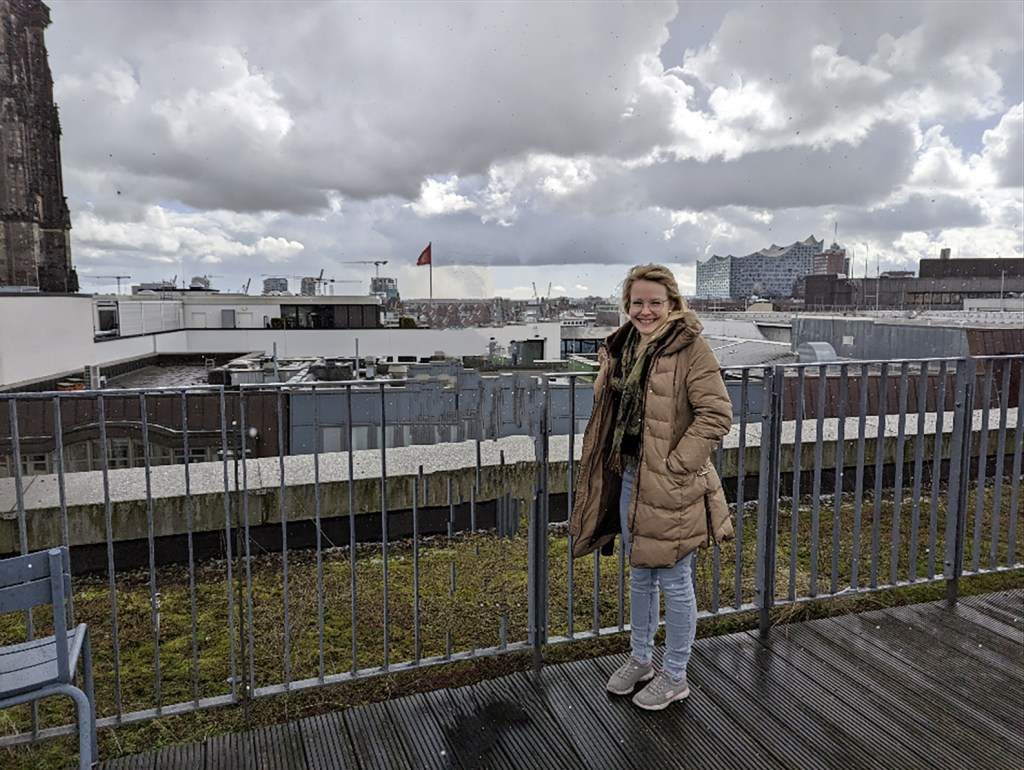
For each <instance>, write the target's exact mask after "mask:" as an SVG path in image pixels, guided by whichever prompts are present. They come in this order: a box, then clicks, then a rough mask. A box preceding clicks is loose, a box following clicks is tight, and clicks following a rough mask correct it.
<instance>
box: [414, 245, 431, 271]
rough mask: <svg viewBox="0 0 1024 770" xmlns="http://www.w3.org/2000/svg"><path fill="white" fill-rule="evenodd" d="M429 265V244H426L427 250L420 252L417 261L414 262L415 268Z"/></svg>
mask: <svg viewBox="0 0 1024 770" xmlns="http://www.w3.org/2000/svg"><path fill="white" fill-rule="evenodd" d="M429 264H430V244H429V243H428V244H427V248H425V249H424V250H423V251H422V252H420V256H419V259H417V260H416V266H417V267H419V266H420V265H429Z"/></svg>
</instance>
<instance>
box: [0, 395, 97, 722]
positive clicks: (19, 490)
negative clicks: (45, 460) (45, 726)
mask: <svg viewBox="0 0 1024 770" xmlns="http://www.w3.org/2000/svg"><path fill="white" fill-rule="evenodd" d="M7 411H8V414H9V415H10V421H11V460H12V461H13V462H14V468H13V469H12V470H13V471H14V503H15V507H16V508H17V511H18V514H17V515H18V546H19V548H20V549H21V555H22V556H24V555H25V554H27V553H28V522H27V520H26V513H25V487H24V479H23V478H22V469H21V433H20V431H19V430H18V406H17V399H16V398H12V399H11V400H10V401H8V402H7ZM111 596H113V593H111ZM33 639H35V624H34V622H33V619H32V610H30V609H28V610H25V641H26V642H28V641H32V640H33ZM31 732H32V738H33V740H35V739H36V738H37V737H38V735H39V703H38V701H33V702H32V731H31Z"/></svg>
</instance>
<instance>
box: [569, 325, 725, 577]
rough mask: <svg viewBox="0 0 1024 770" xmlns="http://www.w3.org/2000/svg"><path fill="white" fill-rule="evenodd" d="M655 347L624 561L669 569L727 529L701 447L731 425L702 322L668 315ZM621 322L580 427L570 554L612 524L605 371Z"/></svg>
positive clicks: (617, 481) (602, 542)
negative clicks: (670, 320) (663, 336)
mask: <svg viewBox="0 0 1024 770" xmlns="http://www.w3.org/2000/svg"><path fill="white" fill-rule="evenodd" d="M674 323H675V325H676V328H675V329H672V330H670V331H668V332H667V341H666V342H665V344H664V345H663V346H662V347H661V350H660V352H658V353H656V354H655V358H654V360H653V361H652V363H651V368H650V371H649V374H648V378H647V385H646V393H645V396H644V428H643V437H642V440H641V447H640V457H639V461H638V465H637V470H636V481H635V483H634V486H633V499H632V501H631V502H630V506H629V533H630V540H631V543H632V547H631V549H630V550H631V553H630V560H629V562H630V565H631V566H634V567H671V566H673V565H674V564H675V563H676V562H678V561H679V560H680V559H682V558H683V557H684V556H686V555H687V554H688V553H690V552H692V551H694V550H696V549H697V548H698V547H700V546H706V545H708V544H709V543H710V542H711V539H712V538H714V539H715V541H721V540H724V539H727V538H730V537H732V535H733V527H732V521H731V520H730V516H729V509H728V505H727V503H726V500H725V494H724V492H723V491H722V482H721V480H720V479H719V478H718V473H717V472H716V471H715V468H714V466H713V465H712V463H711V460H710V458H711V453H712V452H713V451H714V449H715V447H716V446H717V445H718V442H719V441H720V440H721V439H722V437H723V436H724V435H725V434H726V433H728V432H729V428H730V427H731V426H732V403H731V402H730V400H729V394H728V392H727V391H726V389H725V383H724V382H723V381H722V377H721V374H720V371H719V364H718V360H717V359H716V358H715V354H714V352H713V351H712V350H711V346H710V345H708V343H707V342H706V341H705V340H704V338H703V337H701V336H700V333H701V331H702V330H703V326H702V325H701V323H700V321H699V320H697V315H696V313H694V312H693V311H691V310H688V311H686V313H685V314H684V315H683V317H682V318H681V319H679V320H677V321H675V322H674ZM630 325H631V324H629V323H627V324H625V325H624V326H622V327H621V328H620V329H618V330H617V331H615V332H614V333H612V334H611V335H610V336H609V337H608V338H607V339H606V340H605V344H604V345H603V346H602V347H601V352H600V362H601V367H600V370H599V372H598V375H597V380H596V381H595V383H594V411H593V412H592V413H591V415H590V422H589V423H588V424H587V429H586V431H585V432H584V434H583V454H582V459H581V462H580V470H579V475H578V481H577V483H576V499H575V502H574V504H573V510H572V516H571V517H570V520H569V533H570V534H571V535H572V537H573V556H577V557H579V556H584V555H586V554H589V553H592V552H593V551H595V550H597V549H599V548H603V549H605V552H606V553H607V552H608V550H607V549H606V548H605V546H608V548H610V547H611V541H612V539H613V538H614V537H615V535H617V534H618V533H619V531H620V526H619V492H620V490H621V488H622V478H621V476H619V475H618V474H616V473H615V472H614V471H612V470H611V469H610V468H609V467H608V462H607V457H608V445H609V436H610V434H611V431H612V430H613V427H614V411H615V410H614V404H613V397H612V391H611V387H610V382H611V377H612V374H613V373H614V371H615V366H616V364H617V362H618V359H619V357H620V355H621V353H622V347H623V345H624V344H625V340H626V336H627V333H628V332H629V327H630Z"/></svg>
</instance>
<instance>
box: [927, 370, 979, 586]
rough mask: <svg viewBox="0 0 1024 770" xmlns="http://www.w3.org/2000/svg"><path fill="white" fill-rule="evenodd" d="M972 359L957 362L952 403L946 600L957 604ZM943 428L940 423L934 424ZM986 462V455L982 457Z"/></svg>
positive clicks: (971, 404) (968, 459)
mask: <svg viewBox="0 0 1024 770" xmlns="http://www.w3.org/2000/svg"><path fill="white" fill-rule="evenodd" d="M975 369H976V367H975V364H974V359H973V358H965V359H960V360H959V361H957V363H956V385H955V401H954V403H953V435H952V440H951V443H950V450H949V485H948V488H947V492H948V494H947V502H946V559H945V564H944V567H943V574H944V575H945V576H946V601H947V603H949V605H950V606H952V605H954V604H956V600H957V596H958V593H959V590H960V576H961V575H962V574H963V571H964V541H965V532H966V530H967V508H968V496H969V495H968V489H969V487H970V484H969V483H968V481H969V479H970V471H971V433H972V429H973V427H974V379H975ZM935 430H936V431H940V430H942V426H941V425H936V426H935ZM979 462H984V458H979Z"/></svg>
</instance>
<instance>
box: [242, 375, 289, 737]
mask: <svg viewBox="0 0 1024 770" xmlns="http://www.w3.org/2000/svg"><path fill="white" fill-rule="evenodd" d="M247 392H248V391H246V389H245V388H244V387H243V388H239V391H238V421H237V423H238V436H237V437H234V436H233V437H232V441H237V442H238V444H237V446H238V447H239V448H238V449H237V450H236V451H235V455H236V457H235V494H236V495H239V494H240V495H241V499H242V529H243V533H244V537H245V596H246V601H245V604H246V607H245V610H246V618H245V621H246V622H245V637H246V638H247V639H248V641H249V649H248V653H249V654H248V656H247V657H248V668H249V671H248V674H249V686H248V690H247V691H246V693H245V701H246V703H248V701H249V699H250V698H252V697H253V696H254V695H255V694H256V612H255V606H254V604H253V594H254V591H253V585H252V536H251V533H250V528H249V452H248V446H247V444H246V436H248V432H247V431H246V427H245V426H246V408H245V396H246V393H247ZM266 408H267V407H266V398H265V397H264V394H260V409H261V411H262V412H263V413H264V414H265V413H266ZM232 424H234V423H232ZM280 440H281V438H280V436H278V442H279V444H278V445H279V446H280ZM239 463H241V466H242V488H241V490H239V489H238V465H239ZM246 718H248V710H247V711H246Z"/></svg>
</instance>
